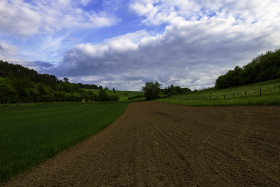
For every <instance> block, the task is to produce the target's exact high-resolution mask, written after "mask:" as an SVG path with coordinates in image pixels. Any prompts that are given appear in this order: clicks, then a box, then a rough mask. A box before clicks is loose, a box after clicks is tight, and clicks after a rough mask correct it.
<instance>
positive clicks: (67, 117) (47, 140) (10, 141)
mask: <svg viewBox="0 0 280 187" xmlns="http://www.w3.org/2000/svg"><path fill="white" fill-rule="evenodd" d="M128 104H129V103H125V102H122V103H108V104H107V103H102V104H85V103H52V104H30V105H6V106H5V107H4V105H3V106H0V156H1V157H0V186H1V184H2V183H4V182H5V181H7V180H9V179H10V178H11V177H13V176H15V175H17V174H19V173H21V172H23V171H25V170H27V169H29V168H31V167H33V166H35V165H38V164H39V163H41V162H43V161H44V160H46V159H47V158H50V157H52V156H54V155H55V154H56V153H58V152H60V151H62V150H63V149H65V148H68V147H70V146H72V145H74V144H76V143H78V142H79V141H81V140H83V139H85V138H87V137H89V136H91V135H93V134H94V133H96V132H98V131H100V130H101V129H103V128H104V127H106V126H107V125H109V124H110V123H111V122H113V121H114V120H115V119H117V118H118V117H119V116H120V115H121V114H122V113H123V112H124V111H125V109H126V108H127V106H128Z"/></svg>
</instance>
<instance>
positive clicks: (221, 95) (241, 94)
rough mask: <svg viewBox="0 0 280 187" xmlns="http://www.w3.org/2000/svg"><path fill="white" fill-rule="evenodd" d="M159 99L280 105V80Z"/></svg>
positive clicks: (211, 103) (191, 103) (198, 103)
mask: <svg viewBox="0 0 280 187" xmlns="http://www.w3.org/2000/svg"><path fill="white" fill-rule="evenodd" d="M158 101H162V102H167V103H174V104H183V105H280V80H279V79H277V80H273V81H267V82H262V83H257V84H251V85H246V86H239V87H232V88H228V89H215V88H211V89H205V90H201V91H193V92H191V93H188V94H185V95H177V96H172V97H169V98H163V99H159V100H158Z"/></svg>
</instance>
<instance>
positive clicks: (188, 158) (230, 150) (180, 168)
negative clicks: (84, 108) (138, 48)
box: [4, 102, 280, 186]
mask: <svg viewBox="0 0 280 187" xmlns="http://www.w3.org/2000/svg"><path fill="white" fill-rule="evenodd" d="M279 114H280V107H273V106H265V107H263V106H262V107H260V106H249V107H248V106H246V107H245V106H243V107H240V106H238V107H236V106H235V107H234V106H230V107H191V106H182V105H172V104H166V103H161V102H137V103H132V104H130V105H129V106H128V109H127V110H126V111H125V113H124V114H123V115H122V116H121V117H120V118H119V119H117V120H116V121H115V122H113V123H112V124H111V125H110V126H109V127H108V128H106V129H104V130H103V131H101V132H100V133H97V134H96V135H94V136H92V137H91V138H89V139H87V140H85V141H83V142H81V143H80V144H78V145H76V146H74V147H71V148H70V149H68V150H65V151H63V152H62V153H60V154H58V155H57V156H55V157H54V158H53V159H50V160H48V161H46V162H45V163H43V164H41V165H40V166H38V167H36V168H33V169H31V170H30V171H28V172H26V173H24V174H22V175H19V176H17V177H15V178H14V179H12V180H11V181H9V182H8V183H7V184H6V185H4V186H30V185H31V184H32V186H136V185H138V186H148V185H149V186H215V185H216V186H280V178H279V174H280V170H279V169H280V168H279V165H280V136H279V134H280V115H279Z"/></svg>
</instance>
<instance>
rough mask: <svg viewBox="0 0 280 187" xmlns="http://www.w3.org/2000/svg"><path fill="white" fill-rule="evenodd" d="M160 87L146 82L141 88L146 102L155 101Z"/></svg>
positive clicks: (157, 84)
mask: <svg viewBox="0 0 280 187" xmlns="http://www.w3.org/2000/svg"><path fill="white" fill-rule="evenodd" d="M160 87H161V85H160V84H159V83H158V82H155V83H153V82H146V85H145V87H143V88H142V90H143V92H144V96H145V97H146V99H147V100H152V99H157V98H159V96H160Z"/></svg>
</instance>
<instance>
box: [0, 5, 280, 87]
mask: <svg viewBox="0 0 280 187" xmlns="http://www.w3.org/2000/svg"><path fill="white" fill-rule="evenodd" d="M3 7H5V8H3ZM278 7H280V1H275V0H266V1H261V0H256V1H250V0H242V1H222V0H211V1H210V0H203V1H202V0H131V1H123V0H117V1H113V0H102V1H96V0H79V1H74V0H58V1H51V0H47V1H40V0H31V1H29V2H28V3H27V1H23V0H14V1H8V0H3V1H1V2H0V41H1V36H2V38H5V37H3V36H6V35H8V36H13V37H18V38H20V40H22V41H25V40H26V39H25V38H28V39H27V40H26V41H28V42H26V43H27V44H28V45H29V46H32V47H29V48H28V50H24V49H23V47H18V45H15V44H14V43H12V44H9V41H8V40H6V41H4V42H0V46H1V47H2V48H0V56H1V55H2V56H5V55H6V57H7V56H8V57H11V58H15V57H19V58H20V57H22V56H33V59H36V60H25V61H21V63H22V64H27V65H28V66H29V67H32V68H33V67H34V68H36V69H37V70H39V71H40V72H42V73H50V74H54V75H56V76H58V77H61V78H63V77H68V78H69V79H70V80H71V81H74V82H84V83H93V84H98V85H103V86H107V87H109V88H113V87H114V88H116V89H122V90H141V87H142V86H144V84H145V82H148V81H158V82H160V83H161V84H163V87H165V86H168V85H170V84H175V85H179V86H182V87H189V88H192V89H199V88H205V87H210V86H213V85H214V83H215V80H216V78H217V77H218V76H219V75H221V74H222V73H225V72H226V71H227V70H229V69H231V68H234V67H235V66H237V65H239V66H243V65H245V64H247V63H248V62H250V61H251V59H252V58H253V57H255V56H257V55H259V54H260V53H262V52H265V51H267V50H275V49H277V48H279V47H280V9H279V8H278ZM123 16H126V17H123ZM104 28H107V30H106V29H104ZM77 30H83V32H77ZM92 30H95V31H96V32H93V31H92ZM3 33H5V34H6V35H3ZM32 38H33V40H32V42H30V41H29V40H31V39H32ZM34 40H36V41H41V43H39V44H38V43H36V42H34ZM15 43H16V42H15ZM23 43H24V42H23ZM34 43H35V44H34ZM15 46H17V47H15ZM22 46H24V47H25V46H26V44H24V45H22ZM19 50H20V54H21V56H20V55H18V53H19V52H18V51H19ZM58 59H59V60H58ZM50 62H52V63H50Z"/></svg>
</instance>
